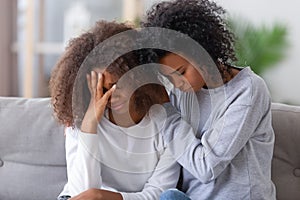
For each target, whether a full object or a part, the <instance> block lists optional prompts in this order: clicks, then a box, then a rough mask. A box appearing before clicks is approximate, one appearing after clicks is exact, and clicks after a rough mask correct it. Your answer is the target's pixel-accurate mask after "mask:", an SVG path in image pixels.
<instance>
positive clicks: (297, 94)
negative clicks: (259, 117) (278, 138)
mask: <svg viewBox="0 0 300 200" xmlns="http://www.w3.org/2000/svg"><path fill="white" fill-rule="evenodd" d="M216 2H218V3H219V4H220V5H222V6H223V7H224V8H225V9H226V10H227V11H228V12H229V13H230V14H234V15H237V16H243V17H245V18H247V19H249V20H250V21H252V22H253V23H255V24H267V25H268V24H272V23H274V22H275V21H279V22H282V23H285V24H286V25H287V27H288V32H289V33H288V34H289V36H288V40H289V43H290V44H289V45H290V46H289V50H288V51H287V52H286V58H285V59H284V60H283V61H282V62H281V63H279V64H278V65H277V66H275V67H274V68H272V69H270V70H268V71H267V72H265V73H264V74H263V75H262V76H263V78H264V79H265V81H266V82H267V84H268V86H269V88H270V91H271V95H272V98H273V101H275V102H286V103H292V104H297V105H300V63H299V57H300V13H299V9H300V1H295V0H285V1H282V0H216Z"/></svg>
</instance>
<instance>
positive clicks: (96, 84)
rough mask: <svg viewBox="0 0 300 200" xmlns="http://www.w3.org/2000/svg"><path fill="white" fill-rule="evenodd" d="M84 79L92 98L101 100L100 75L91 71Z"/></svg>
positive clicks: (101, 81) (101, 85) (101, 80)
mask: <svg viewBox="0 0 300 200" xmlns="http://www.w3.org/2000/svg"><path fill="white" fill-rule="evenodd" d="M86 79H87V83H88V88H89V91H90V93H91V95H92V97H96V98H101V97H102V96H103V78H102V74H101V73H98V74H97V73H96V72H95V71H91V74H87V75H86Z"/></svg>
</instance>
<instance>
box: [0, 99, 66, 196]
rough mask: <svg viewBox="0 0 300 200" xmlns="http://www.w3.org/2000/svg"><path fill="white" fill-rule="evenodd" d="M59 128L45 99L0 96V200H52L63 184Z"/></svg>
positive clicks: (63, 169)
mask: <svg viewBox="0 0 300 200" xmlns="http://www.w3.org/2000/svg"><path fill="white" fill-rule="evenodd" d="M64 152H65V150H64V133H63V127H61V126H58V124H57V123H56V122H55V120H54V117H53V116H52V109H51V107H50V99H49V98H40V99H23V98H8V97H0V199H1V200H18V199H20V200H21V199H22V200H41V199H42V200H48V199H49V200H54V199H56V197H57V196H58V194H59V193H60V192H61V190H62V189H63V186H64V184H65V183H66V180H67V177H66V161H65V153H64Z"/></svg>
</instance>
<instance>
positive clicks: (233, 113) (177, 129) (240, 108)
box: [164, 103, 263, 183]
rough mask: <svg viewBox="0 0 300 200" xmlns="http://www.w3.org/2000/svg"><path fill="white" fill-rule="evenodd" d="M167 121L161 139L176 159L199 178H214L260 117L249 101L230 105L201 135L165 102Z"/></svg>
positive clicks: (250, 132)
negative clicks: (243, 103) (162, 138)
mask: <svg viewBox="0 0 300 200" xmlns="http://www.w3.org/2000/svg"><path fill="white" fill-rule="evenodd" d="M164 108H165V110H166V112H167V115H168V117H167V120H168V121H169V122H168V123H167V124H172V126H165V127H164V140H166V141H167V143H168V147H169V149H170V151H171V152H172V155H173V156H174V157H175V159H176V160H177V161H178V162H179V163H180V164H181V165H182V166H183V167H184V168H185V169H186V170H188V171H189V172H190V173H191V174H193V176H195V177H196V178H198V179H199V180H200V181H201V182H203V183H207V182H209V181H211V180H214V179H216V178H217V177H218V176H219V175H220V173H221V172H222V171H223V170H224V169H225V168H226V167H227V165H228V164H229V163H230V162H231V160H232V159H233V158H234V157H235V156H236V155H237V154H238V153H239V152H240V151H241V149H242V148H243V147H244V146H245V144H246V143H247V141H248V140H249V138H250V137H251V136H252V135H253V133H254V132H255V129H256V128H257V127H258V124H259V122H260V121H261V120H262V117H263V116H262V114H261V113H262V112H261V111H260V110H257V109H255V108H253V107H252V106H251V105H233V106H230V107H228V108H227V110H226V112H224V113H223V114H221V115H220V116H219V118H218V119H217V120H215V121H214V123H213V125H212V126H211V128H210V129H208V130H207V131H206V132H205V133H203V136H202V138H201V139H199V138H197V137H196V136H195V135H196V134H195V132H194V130H193V128H192V127H191V126H190V125H189V124H188V123H187V122H186V121H184V120H182V119H181V117H180V114H179V113H177V111H176V110H175V108H174V107H173V106H172V105H171V104H170V103H167V104H164Z"/></svg>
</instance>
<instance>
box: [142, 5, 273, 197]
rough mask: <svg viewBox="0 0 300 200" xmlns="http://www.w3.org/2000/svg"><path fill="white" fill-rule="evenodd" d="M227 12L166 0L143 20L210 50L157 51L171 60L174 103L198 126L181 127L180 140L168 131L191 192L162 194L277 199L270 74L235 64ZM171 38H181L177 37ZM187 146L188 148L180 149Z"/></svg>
mask: <svg viewBox="0 0 300 200" xmlns="http://www.w3.org/2000/svg"><path fill="white" fill-rule="evenodd" d="M224 13H225V11H224V9H223V8H222V7H220V6H218V5H217V4H215V3H214V2H210V1H209V0H175V1H163V2H160V3H158V4H156V5H154V6H153V7H152V8H151V9H150V10H149V11H148V13H147V16H146V20H145V21H144V22H143V26H144V27H159V28H165V29H171V30H173V31H177V32H179V33H181V34H184V35H186V36H189V37H190V38H191V39H193V40H194V41H195V42H197V43H198V44H199V45H201V47H202V48H203V49H204V50H205V51H206V54H203V52H200V51H198V52H194V57H188V56H187V55H184V52H168V51H162V50H157V51H156V52H157V54H158V56H159V62H160V63H161V64H163V65H164V66H168V67H162V68H161V70H160V73H161V74H163V75H164V76H165V77H167V78H168V79H169V81H170V82H171V83H173V86H174V88H171V89H170V99H171V102H172V103H173V105H174V106H175V107H176V108H177V109H178V110H180V112H181V114H182V116H183V118H185V119H186V120H187V121H188V123H190V124H191V125H192V126H193V128H194V130H195V132H196V134H195V135H194V133H193V131H182V133H181V134H180V133H178V134H179V135H177V136H176V137H179V138H180V139H176V137H175V135H174V132H171V131H164V133H166V134H167V135H166V137H165V138H168V140H169V141H172V143H170V144H169V149H171V151H172V154H173V156H174V157H176V158H177V161H178V162H179V163H180V164H181V165H182V166H183V174H182V175H183V184H182V186H181V187H180V189H181V190H182V191H183V192H184V193H185V194H183V193H181V192H180V191H178V190H169V191H167V192H165V193H164V194H163V195H162V197H161V199H162V200H163V199H164V200H166V199H172V200H176V199H190V198H191V199H193V200H199V199H218V200H220V199H224V200H225V199H226V200H228V199H268V200H269V199H275V187H274V184H273V183H272V181H271V160H272V155H273V145H274V133H273V129H272V126H271V112H270V106H271V98H270V95H269V92H268V89H267V87H266V85H265V83H264V81H263V80H262V79H261V78H260V77H259V76H258V75H256V74H255V73H254V72H252V71H251V69H250V68H249V67H246V68H239V67H235V66H232V65H231V64H230V62H231V61H234V60H235V59H236V58H235V52H234V48H233V42H234V40H233V35H232V33H231V32H230V31H229V30H228V28H227V27H226V23H225V21H224V20H223V16H222V15H223V14H224ZM178 35H180V34H178ZM165 40H168V41H169V43H172V42H173V43H178V38H175V40H174V41H173V40H172V38H165ZM162 41H164V40H162ZM180 44H183V43H180ZM187 48H191V47H187ZM190 52H191V51H190ZM206 55H208V56H209V58H208V57H207V56H206ZM200 57H201V59H198V58H200ZM199 60H200V62H198V61H199ZM209 60H212V61H213V62H207V61H209ZM195 99H196V104H195ZM195 116H196V117H195ZM185 138H187V139H185ZM182 146H185V147H186V148H184V149H183V150H182V151H178V150H177V149H178V148H179V147H182Z"/></svg>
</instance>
